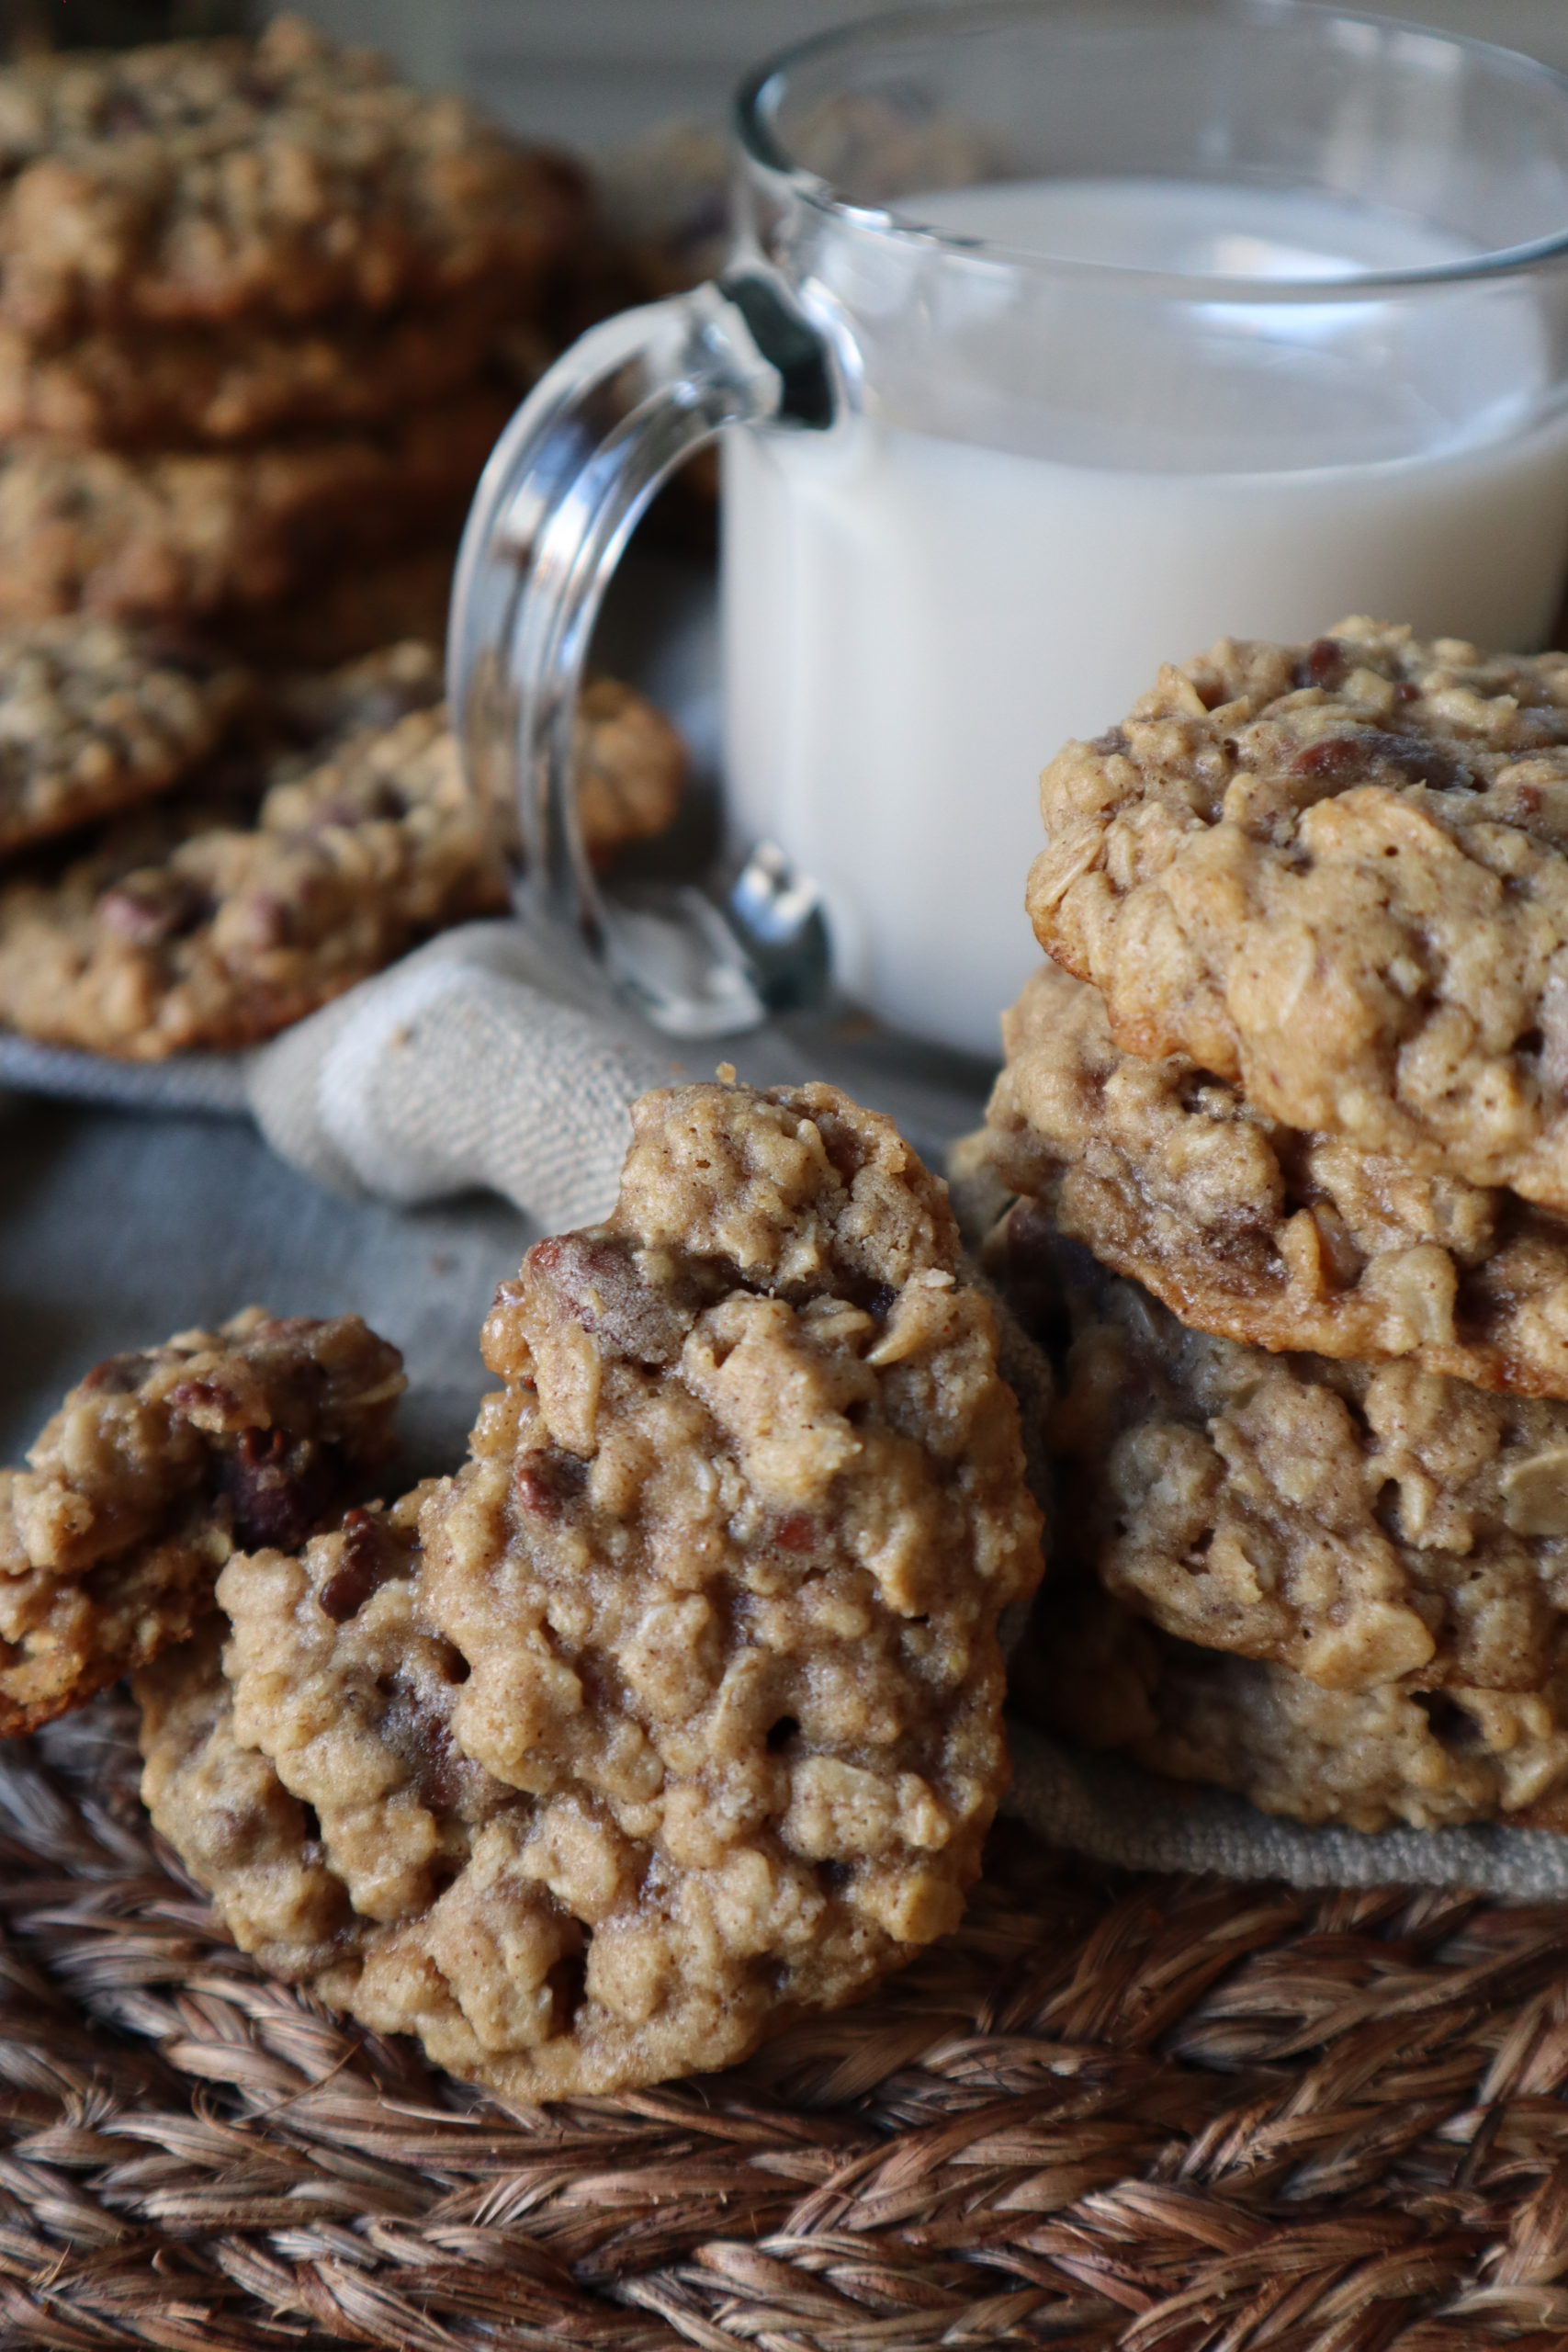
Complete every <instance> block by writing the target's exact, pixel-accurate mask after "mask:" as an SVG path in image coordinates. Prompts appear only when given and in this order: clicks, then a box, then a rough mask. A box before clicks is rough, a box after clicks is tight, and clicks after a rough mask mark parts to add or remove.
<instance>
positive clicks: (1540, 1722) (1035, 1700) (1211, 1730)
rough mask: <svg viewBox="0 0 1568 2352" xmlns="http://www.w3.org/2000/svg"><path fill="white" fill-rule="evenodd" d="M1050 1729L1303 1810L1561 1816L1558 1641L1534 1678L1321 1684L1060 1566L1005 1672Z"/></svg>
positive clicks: (1563, 1744)
mask: <svg viewBox="0 0 1568 2352" xmlns="http://www.w3.org/2000/svg"><path fill="white" fill-rule="evenodd" d="M1019 1679H1020V1683H1021V1694H1022V1697H1023V1700H1024V1702H1025V1704H1026V1706H1027V1707H1028V1709H1029V1711H1030V1712H1031V1713H1032V1714H1033V1715H1034V1717H1035V1718H1036V1720H1038V1721H1039V1722H1040V1723H1041V1724H1043V1726H1044V1727H1045V1728H1046V1729H1047V1730H1050V1731H1054V1732H1059V1733H1061V1734H1063V1735H1065V1736H1066V1737H1067V1738H1069V1739H1072V1740H1076V1741H1077V1742H1079V1743H1080V1744H1081V1745H1083V1746H1085V1747H1094V1748H1102V1749H1103V1748H1119V1749H1121V1750H1122V1751H1124V1752H1125V1753H1126V1754H1128V1755H1130V1756H1132V1757H1134V1758H1136V1759H1137V1760H1138V1762H1140V1763H1142V1764H1146V1765H1148V1766H1149V1767H1150V1768H1151V1769H1152V1770H1155V1771H1158V1772H1163V1773H1166V1774H1168V1776H1169V1777H1170V1778H1171V1779H1172V1780H1178V1781H1200V1782H1205V1783H1208V1784H1209V1785H1211V1786H1214V1787H1218V1788H1223V1789H1231V1790H1234V1791H1235V1792H1236V1793H1237V1794H1238V1795H1240V1796H1245V1797H1248V1798H1250V1799H1251V1801H1252V1803H1253V1804H1256V1805H1258V1806H1260V1807H1261V1808H1262V1810H1263V1811H1264V1812H1265V1813H1277V1814H1284V1815H1289V1816H1291V1817H1292V1819H1294V1820H1297V1821H1304V1822H1307V1823H1309V1824H1318V1823H1323V1822H1343V1823H1345V1824H1346V1825H1347V1826H1348V1827H1350V1828H1352V1829H1386V1828H1388V1827H1390V1826H1393V1824H1395V1823H1398V1822H1405V1823H1408V1824H1409V1825H1410V1826H1411V1827H1413V1828H1416V1829H1441V1828H1448V1827H1452V1826H1455V1825H1457V1824H1460V1823H1462V1822H1469V1821H1499V1822H1502V1821H1506V1822H1508V1823H1510V1824H1511V1825H1512V1826H1515V1827H1516V1828H1539V1829H1557V1830H1562V1829H1564V1828H1568V1650H1565V1649H1564V1646H1563V1645H1562V1643H1561V1642H1559V1644H1558V1645H1557V1646H1556V1648H1555V1649H1554V1651H1553V1653H1552V1656H1551V1662H1550V1667H1549V1670H1548V1672H1547V1675H1546V1679H1544V1681H1543V1682H1542V1684H1541V1686H1540V1689H1539V1690H1536V1691H1488V1690H1478V1689H1472V1688H1470V1687H1468V1686H1467V1685H1464V1684H1455V1685H1453V1686H1451V1687H1450V1688H1448V1689H1445V1690H1442V1691H1422V1690H1417V1689H1411V1688H1409V1687H1407V1686H1406V1685H1404V1684H1402V1683H1386V1684H1382V1685H1380V1686H1378V1687H1377V1688H1375V1689H1372V1690H1369V1691H1325V1689H1324V1688H1323V1686H1322V1684H1321V1683H1316V1682H1312V1681H1309V1680H1308V1679H1307V1678H1306V1677H1305V1676H1304V1675H1301V1674H1295V1673H1292V1671H1291V1669H1290V1668H1289V1667H1284V1666H1275V1665H1270V1664H1269V1663H1268V1662H1267V1661H1266V1660H1263V1659H1258V1658H1247V1657H1234V1656H1230V1655H1227V1654H1226V1653H1224V1652H1218V1651H1212V1650H1202V1649H1195V1648H1193V1647H1192V1645H1190V1643H1187V1642H1182V1641H1177V1640H1175V1639H1173V1638H1172V1637H1171V1636H1170V1635H1169V1634H1165V1633H1162V1632H1161V1631H1160V1630H1159V1628H1158V1627H1157V1626H1155V1625H1151V1624H1148V1623H1145V1621H1144V1620H1143V1619H1141V1618H1138V1617H1135V1616H1133V1615H1132V1614H1131V1613H1130V1612H1129V1611H1126V1610H1124V1609H1122V1607H1121V1606H1120V1605H1119V1604H1118V1603H1117V1602H1116V1601H1114V1600H1111V1597H1110V1595H1109V1594H1107V1593H1104V1592H1100V1591H1096V1590H1095V1589H1092V1588H1089V1589H1085V1588H1084V1587H1082V1586H1081V1585H1079V1584H1077V1583H1076V1582H1075V1580H1073V1579H1071V1578H1068V1579H1066V1580H1064V1583H1063V1585H1062V1586H1061V1587H1060V1588H1059V1589H1058V1588H1057V1587H1056V1586H1055V1584H1054V1585H1053V1587H1052V1589H1051V1591H1050V1594H1049V1596H1048V1598H1047V1600H1046V1601H1045V1603H1044V1604H1043V1606H1042V1608H1041V1610H1040V1611H1039V1614H1038V1616H1037V1619H1036V1621H1035V1623H1033V1625H1032V1627H1031V1633H1030V1651H1029V1655H1028V1657H1027V1658H1026V1659H1025V1660H1024V1662H1023V1664H1022V1668H1021V1674H1020V1677H1019Z"/></svg>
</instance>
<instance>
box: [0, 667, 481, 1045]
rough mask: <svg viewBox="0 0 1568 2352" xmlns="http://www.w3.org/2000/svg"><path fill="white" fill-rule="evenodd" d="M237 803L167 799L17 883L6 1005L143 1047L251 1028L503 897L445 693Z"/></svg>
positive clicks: (12, 895) (234, 1037)
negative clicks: (52, 868) (256, 799)
mask: <svg viewBox="0 0 1568 2352" xmlns="http://www.w3.org/2000/svg"><path fill="white" fill-rule="evenodd" d="M222 814H223V812H222V811H221V809H219V810H216V811H215V809H214V808H213V807H212V806H211V804H210V803H209V802H208V801H206V800H196V801H191V800H179V801H176V802H170V803H165V804H164V806H162V807H161V808H159V809H157V810H155V811H153V812H152V814H151V815H150V816H149V817H148V818H147V819H145V820H141V821H140V822H137V821H128V822H126V823H123V824H121V825H119V826H118V827H115V828H112V829H111V830H110V831H109V832H108V833H107V835H106V836H105V838H104V840H103V841H102V842H100V844H99V845H98V847H97V848H96V849H95V850H94V851H93V852H91V853H90V854H88V855H86V856H85V857H83V858H81V859H79V860H78V861H77V862H76V863H75V864H73V865H70V866H68V867H67V868H66V870H65V872H64V873H63V875H62V876H60V877H59V878H58V879H55V880H49V879H45V880H41V881H39V880H32V879H28V880H26V881H17V882H13V883H12V884H10V885H9V887H8V888H5V889H4V890H0V1022H4V1023H6V1024H7V1025H8V1026H9V1027H11V1028H14V1029H17V1030H19V1031H20V1032H21V1033H22V1034H23V1035H26V1036H29V1037H34V1038H37V1039H38V1040H39V1042H40V1043H44V1044H49V1045H57V1046H77V1047H80V1048H82V1049H84V1050H85V1051H86V1052H89V1053H100V1054H112V1055H117V1056H118V1057H122V1058H124V1059H127V1060H131V1061H158V1060H162V1059H163V1058H164V1057H165V1056H166V1055H169V1054H172V1053H177V1052H182V1051H185V1050H187V1049H188V1048H190V1047H193V1046H206V1047H218V1048H223V1047H232V1046H243V1045H250V1044H254V1042H255V1041H256V1040H257V1039H258V1038H262V1037H267V1036H271V1035H273V1034H274V1033H275V1032H276V1030H278V1029H281V1028H283V1027H285V1026H287V1024H288V1023H289V1022H291V1021H298V1020H299V1018H300V1017H301V1016H302V1015H303V1014H305V1013H307V1012H311V1011H313V1010H314V1009H315V1007H316V1006H317V1005H319V1004H323V1003H325V1002H326V1001H328V999H329V998H331V997H333V996H338V995H341V994H342V992H343V990H344V989H347V988H352V987H353V986H354V984H355V981H357V980H362V979H364V978H367V976H368V975H369V974H370V973H372V972H375V971H379V970H380V969H381V967H383V966H384V965H386V964H388V963H389V962H391V960H392V959H393V957H394V956H399V955H400V954H401V953H402V952H403V950H404V949H405V948H407V947H409V946H411V945H412V944H413V943H414V942H415V941H416V940H418V939H421V938H423V937H426V936H428V935H429V934H430V933H432V932H434V931H438V930H440V929H441V928H442V927H443V926H444V925H446V924H448V923H454V922H463V921H465V920H467V919H468V917H470V916H473V915H479V914H487V913H495V912H498V911H500V910H502V908H504V906H505V904H506V899H507V883H506V873H505V863H504V858H503V855H502V844H501V842H500V840H499V838H498V828H497V826H496V825H495V824H494V823H493V822H492V821H491V820H490V819H489V817H488V816H487V814H486V812H485V811H484V810H483V809H480V808H479V805H478V804H477V803H476V801H475V799H474V797H473V796H472V795H471V794H470V792H469V791H468V786H466V784H465V783H464V781H463V777H462V774H461V771H460V769H459V766H458V762H457V747H456V744H455V743H454V741H453V739H452V736H451V734H450V732H449V730H448V729H447V727H446V715H445V712H444V711H443V710H441V709H439V708H437V709H434V710H415V711H412V712H411V713H410V714H409V715H408V716H407V717H406V718H401V719H400V720H398V721H397V723H396V724H395V725H394V726H392V727H389V728H385V729H375V730H372V731H370V732H367V733H365V734H362V735H357V736H353V737H351V738H350V739H349V740H348V741H347V742H345V743H344V745H343V746H342V747H341V748H340V749H339V750H338V751H337V752H335V753H334V754H333V755H332V756H331V757H330V758H328V759H327V760H326V761H325V762H324V763H322V764H321V765H319V766H317V767H314V768H312V769H310V771H309V772H308V773H307V774H305V775H300V776H298V777H295V778H291V779H288V780H287V781H284V782H282V783H279V784H276V785H274V786H273V787H272V789H271V790H270V791H269V792H268V793H267V795H266V797H265V799H264V800H263V801H262V803H261V807H260V809H259V810H258V811H257V812H256V814H255V817H254V821H251V822H246V821H244V820H243V811H241V810H235V811H233V812H232V814H231V821H229V822H223V821H221V818H222Z"/></svg>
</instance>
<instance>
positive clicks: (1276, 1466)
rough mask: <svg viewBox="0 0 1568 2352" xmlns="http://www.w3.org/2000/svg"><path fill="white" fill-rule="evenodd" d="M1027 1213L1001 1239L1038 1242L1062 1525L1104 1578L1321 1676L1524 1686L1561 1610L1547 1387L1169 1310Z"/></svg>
mask: <svg viewBox="0 0 1568 2352" xmlns="http://www.w3.org/2000/svg"><path fill="white" fill-rule="evenodd" d="M1036 1220H1039V1212H1038V1211H1037V1210H1026V1211H1025V1212H1024V1213H1023V1216H1022V1217H1021V1216H1020V1213H1019V1212H1018V1211H1016V1210H1015V1211H1014V1212H1013V1216H1012V1218H1011V1219H1010V1228H1011V1247H1012V1250H1013V1251H1014V1252H1015V1253H1016V1257H1017V1260H1018V1261H1021V1264H1022V1267H1023V1269H1024V1272H1025V1278H1026V1282H1027V1275H1028V1269H1029V1266H1030V1261H1031V1260H1033V1261H1034V1263H1035V1266H1036V1267H1038V1266H1039V1264H1040V1262H1041V1261H1042V1260H1044V1259H1046V1258H1047V1257H1048V1256H1050V1255H1055V1258H1056V1261H1057V1264H1058V1266H1059V1267H1060V1268H1061V1270H1062V1271H1063V1272H1065V1276H1066V1294H1067V1300H1068V1306H1069V1311H1070V1314H1071V1318H1072V1324H1073V1328H1074V1332H1075V1337H1074V1340H1073V1344H1072V1348H1071V1351H1070V1353H1069V1356H1068V1360H1067V1371H1066V1381H1065V1384H1064V1393H1063V1396H1062V1399H1061V1402H1060V1404H1059V1405H1058V1407H1057V1408H1056V1412H1055V1419H1054V1422H1053V1436H1054V1442H1055V1446H1056V1448H1057V1451H1058V1453H1059V1456H1060V1457H1061V1459H1062V1461H1063V1463H1064V1464H1065V1470H1064V1477H1065V1479H1066V1481H1067V1482H1068V1483H1067V1504H1066V1510H1065V1512H1064V1525H1065V1527H1066V1529H1068V1530H1069V1531H1071V1532H1072V1533H1073V1536H1074V1541H1075V1543H1076V1544H1077V1545H1078V1546H1079V1547H1080V1549H1081V1553H1082V1556H1083V1558H1084V1561H1085V1564H1086V1565H1087V1566H1089V1567H1091V1568H1092V1569H1093V1570H1094V1572H1095V1573H1097V1574H1098V1576H1099V1578H1100V1582H1101V1583H1102V1584H1104V1585H1105V1587H1106V1588H1107V1589H1108V1590H1109V1591H1111V1593H1112V1594H1113V1595H1114V1596H1115V1597H1116V1598H1117V1599H1118V1600H1122V1601H1123V1602H1124V1603H1125V1604H1126V1605H1127V1607H1129V1608H1130V1609H1133V1610H1135V1611H1141V1612H1142V1613H1143V1614H1144V1615H1145V1616H1148V1617H1150V1618H1152V1619H1153V1620H1154V1621H1155V1623H1156V1624H1159V1625H1161V1626H1163V1627H1164V1629H1165V1630H1166V1632H1167V1633H1169V1634H1179V1635H1180V1636H1181V1637H1183V1638H1184V1639H1187V1640H1189V1641H1192V1642H1196V1643H1198V1644H1199V1645H1201V1646H1202V1647H1204V1648H1206V1649H1216V1650H1229V1651H1235V1652H1236V1653H1238V1654H1239V1655H1241V1656H1244V1657H1256V1658H1262V1659H1265V1660H1268V1661H1269V1662H1271V1663H1274V1664H1277V1665H1282V1666H1288V1667H1290V1668H1292V1669H1294V1670H1295V1671H1296V1672H1298V1673H1300V1674H1303V1675H1305V1676H1307V1677H1309V1678H1310V1679H1312V1680H1314V1682H1318V1683H1321V1684H1322V1685H1323V1686H1324V1687H1325V1688H1326V1689H1330V1690H1337V1691H1364V1690H1367V1689H1370V1688H1371V1687H1372V1686H1373V1685H1375V1684H1379V1683H1386V1682H1393V1681H1398V1680H1404V1681H1405V1682H1407V1683H1408V1684H1409V1685H1410V1686H1411V1687H1413V1688H1416V1689H1430V1690H1438V1689H1440V1688H1443V1687H1446V1686H1449V1685H1460V1684H1464V1685H1472V1686H1475V1687H1478V1688H1482V1689H1486V1690H1494V1691H1533V1690H1536V1689H1539V1688H1540V1684H1541V1683H1542V1682H1543V1681H1544V1680H1545V1679H1547V1677H1548V1675H1549V1674H1550V1672H1551V1660H1552V1658H1553V1657H1554V1656H1555V1652H1556V1646H1557V1644H1558V1641H1559V1638H1560V1635H1561V1633H1562V1627H1563V1624H1564V1617H1565V1612H1568V1407H1565V1406H1563V1405H1561V1404H1558V1403H1555V1402H1550V1401H1548V1400H1546V1399H1543V1398H1537V1397H1503V1396H1494V1395H1490V1394H1488V1393H1487V1392H1486V1391H1485V1390H1483V1389H1479V1388H1473V1387H1472V1386H1471V1385H1469V1384H1468V1383H1467V1382H1464V1381H1459V1380H1450V1379H1445V1378H1443V1377H1441V1376H1440V1375H1439V1374H1435V1373H1427V1372H1423V1371H1421V1370H1420V1369H1419V1368H1418V1367H1417V1366H1416V1365H1415V1364H1412V1363H1387V1364H1382V1365H1377V1366H1369V1365H1366V1364H1359V1363H1337V1362H1335V1361H1333V1360H1332V1359H1330V1358H1327V1357H1324V1356H1315V1355H1304V1354H1294V1355H1268V1354H1265V1353H1264V1352H1263V1351H1261V1350H1260V1349H1257V1348H1247V1347H1241V1346H1238V1345H1237V1344H1236V1342H1235V1341H1234V1340H1219V1339H1214V1338H1213V1337H1211V1336H1210V1335H1208V1334H1206V1333H1203V1332H1194V1331H1188V1330H1186V1329H1183V1328H1182V1326H1181V1325H1180V1324H1179V1323H1178V1322H1177V1321H1176V1319H1175V1317H1173V1316H1171V1315H1170V1314H1168V1312H1167V1310H1166V1309H1165V1308H1164V1307H1162V1306H1158V1305H1157V1304H1156V1301H1155V1300H1153V1299H1151V1298H1150V1297H1149V1296H1148V1295H1146V1293H1145V1292H1143V1291H1141V1290H1139V1289H1138V1288H1137V1286H1136V1284H1134V1283H1129V1282H1125V1281H1122V1280H1121V1279H1120V1278H1118V1277H1116V1276H1114V1275H1108V1274H1105V1273H1103V1272H1101V1271H1100V1269H1099V1268H1097V1267H1095V1266H1094V1264H1093V1262H1092V1261H1091V1260H1089V1257H1088V1253H1087V1252H1084V1251H1079V1250H1077V1249H1076V1248H1075V1247H1074V1245H1072V1244H1062V1243H1056V1244H1055V1245H1053V1244H1052V1242H1051V1241H1050V1240H1049V1239H1048V1238H1046V1237H1045V1236H1043V1234H1042V1233H1041V1232H1039V1231H1038V1229H1036V1230H1035V1231H1033V1232H1031V1231H1030V1230H1029V1227H1030V1226H1031V1225H1032V1223H1034V1222H1035V1221H1036ZM1020 1228H1022V1229H1021V1230H1020ZM1015 1295H1016V1293H1015ZM1026 1303H1027V1302H1026Z"/></svg>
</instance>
